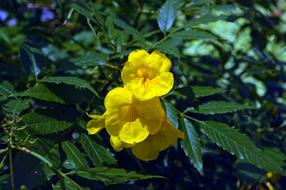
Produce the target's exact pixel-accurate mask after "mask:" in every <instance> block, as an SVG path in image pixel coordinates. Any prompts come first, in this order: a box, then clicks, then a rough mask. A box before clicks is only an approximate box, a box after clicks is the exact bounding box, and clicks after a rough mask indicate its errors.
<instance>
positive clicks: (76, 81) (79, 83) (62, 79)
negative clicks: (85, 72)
mask: <svg viewBox="0 0 286 190" xmlns="http://www.w3.org/2000/svg"><path fill="white" fill-rule="evenodd" d="M40 81H41V82H46V83H55V84H61V83H63V84H68V85H73V86H76V87H79V88H86V89H88V90H90V91H91V92H92V93H93V94H94V95H98V94H97V92H96V91H95V90H94V88H92V86H90V84H88V82H86V81H85V80H82V79H80V78H77V77H66V76H59V77H45V78H43V79H41V80H40Z"/></svg>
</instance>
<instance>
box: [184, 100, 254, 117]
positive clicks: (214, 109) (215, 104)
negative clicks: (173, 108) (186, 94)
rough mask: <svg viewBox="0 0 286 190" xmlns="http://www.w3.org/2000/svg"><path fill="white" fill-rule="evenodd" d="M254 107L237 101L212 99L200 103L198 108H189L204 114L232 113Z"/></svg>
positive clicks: (191, 110)
mask: <svg viewBox="0 0 286 190" xmlns="http://www.w3.org/2000/svg"><path fill="white" fill-rule="evenodd" d="M245 109H254V107H253V106H249V105H242V104H238V103H235V102H226V101H211V102H207V103H204V104H201V105H199V107H198V109H188V111H190V112H194V113H200V114H204V115H208V114H210V115H213V114H223V113H230V112H235V111H239V110H245Z"/></svg>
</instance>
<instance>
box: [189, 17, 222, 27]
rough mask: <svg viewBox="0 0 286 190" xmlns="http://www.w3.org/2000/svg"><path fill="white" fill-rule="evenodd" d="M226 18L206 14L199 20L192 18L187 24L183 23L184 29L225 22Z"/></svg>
mask: <svg viewBox="0 0 286 190" xmlns="http://www.w3.org/2000/svg"><path fill="white" fill-rule="evenodd" d="M226 18H227V17H226V16H215V15H210V14H207V15H203V16H201V17H199V18H194V19H192V20H191V21H188V22H187V23H185V25H184V28H190V27H194V26H197V25H199V24H207V23H211V22H216V21H219V20H225V19H226Z"/></svg>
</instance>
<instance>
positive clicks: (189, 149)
mask: <svg viewBox="0 0 286 190" xmlns="http://www.w3.org/2000/svg"><path fill="white" fill-rule="evenodd" d="M180 124H181V128H182V130H183V131H184V133H185V135H186V138H185V139H184V140H183V141H182V147H183V149H184V151H185V153H186V155H187V156H188V157H189V158H190V159H191V162H192V164H193V165H194V167H195V168H196V169H197V170H198V172H199V173H200V174H201V175H203V174H204V172H203V156H202V146H201V143H200V139H199V135H198V133H197V131H196V129H195V128H194V126H193V124H192V123H191V122H190V121H188V120H187V119H185V118H183V117H182V118H181V120H180Z"/></svg>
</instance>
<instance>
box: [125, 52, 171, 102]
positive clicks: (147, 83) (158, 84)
mask: <svg viewBox="0 0 286 190" xmlns="http://www.w3.org/2000/svg"><path fill="white" fill-rule="evenodd" d="M171 66H172V64H171V61H170V59H168V58H167V57H166V56H165V54H163V53H160V52H159V51H153V52H152V53H151V54H149V53H148V52H147V51H145V50H137V51H133V52H131V53H130V54H129V56H128V61H127V62H126V63H125V65H124V67H123V70H122V72H121V77H122V80H123V83H124V85H125V86H126V87H127V88H128V89H129V90H130V91H131V92H132V93H133V94H134V96H135V97H136V98H137V99H139V100H141V101H143V100H149V99H151V98H154V97H157V96H163V95H165V94H167V93H168V92H169V91H170V90H171V89H172V87H173V84H174V77H173V74H172V73H171V72H170V69H171Z"/></svg>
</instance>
